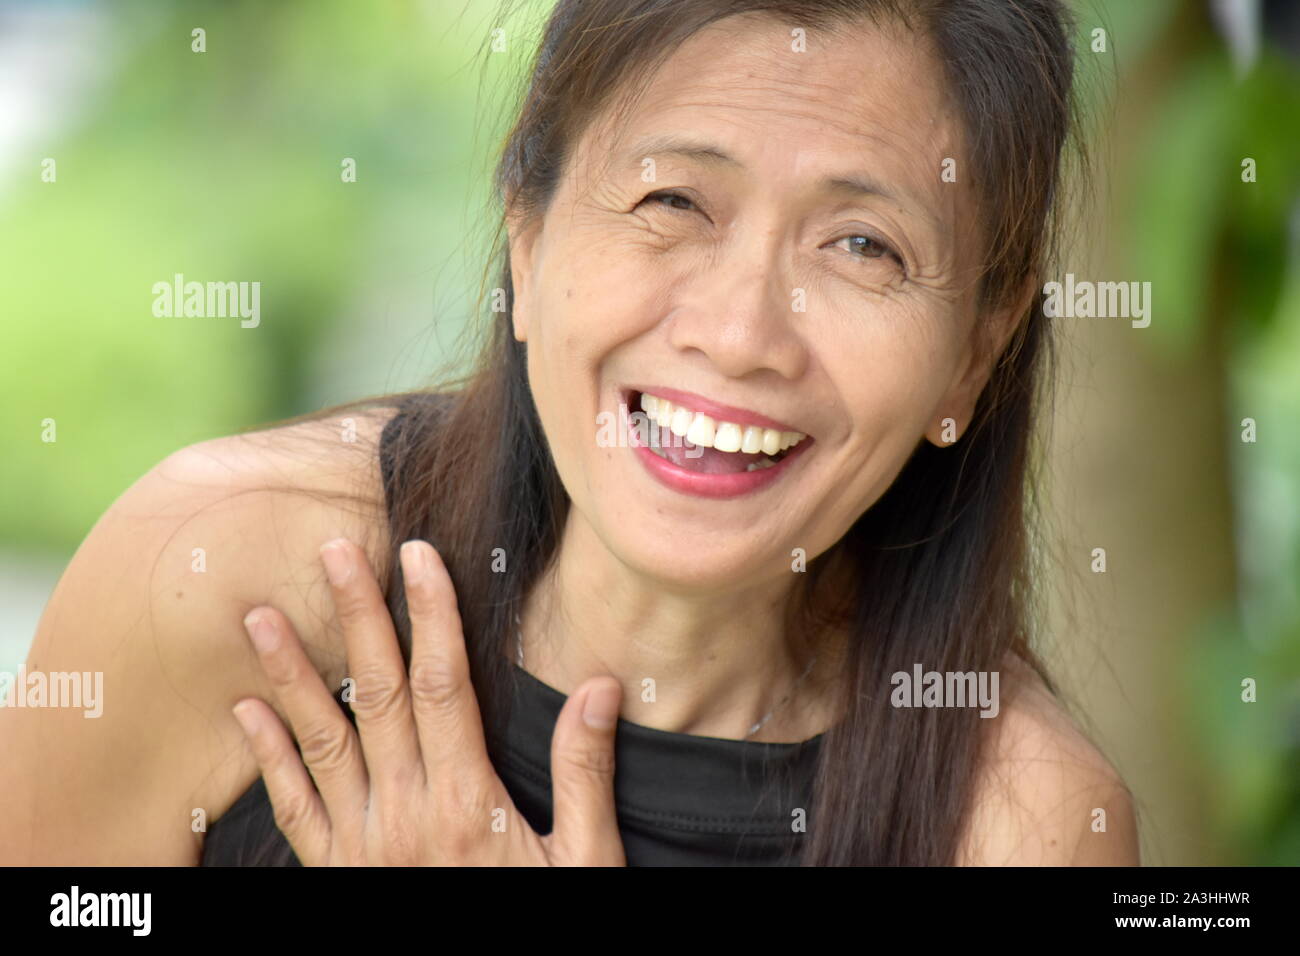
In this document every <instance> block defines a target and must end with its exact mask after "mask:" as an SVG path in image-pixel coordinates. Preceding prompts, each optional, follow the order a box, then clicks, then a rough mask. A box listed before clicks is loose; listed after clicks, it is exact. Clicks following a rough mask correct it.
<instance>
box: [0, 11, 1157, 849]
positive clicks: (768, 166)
mask: <svg viewBox="0 0 1300 956" xmlns="http://www.w3.org/2000/svg"><path fill="white" fill-rule="evenodd" d="M1071 75H1072V54H1071V48H1070V41H1069V38H1068V33H1067V24H1066V23H1065V17H1064V15H1063V11H1062V10H1061V9H1060V5H1059V4H1058V3H1056V2H1051V0H1003V2H994V0H968V2H962V0H951V2H939V0H935V2H929V0H916V2H873V0H755V2H742V0H632V2H629V0H561V2H559V3H558V5H557V6H556V8H555V11H554V13H553V15H552V16H551V19H550V21H549V24H548V26H547V30H546V33H545V37H544V39H543V44H542V48H541V50H540V51H539V56H538V59H537V63H536V67H535V70H534V72H533V75H532V79H531V83H530V86H529V89H528V92H527V97H526V98H525V100H524V103H523V108H522V111H521V113H520V116H519V119H518V122H517V124H516V125H515V127H514V129H513V131H512V133H511V135H510V137H509V139H508V141H507V143H506V145H505V150H504V154H503V156H502V159H501V162H500V166H499V169H498V178H497V185H498V187H499V191H500V195H501V197H502V201H503V207H504V211H505V215H504V217H503V225H504V227H505V230H506V240H507V241H506V243H505V247H504V248H503V250H502V261H501V265H502V271H501V279H500V283H499V289H498V290H496V294H495V295H494V297H493V304H494V307H496V308H495V310H494V311H493V312H491V313H490V315H491V319H492V325H491V328H490V333H489V335H488V337H487V339H486V344H485V346H484V349H483V354H482V363H481V366H480V368H479V370H478V371H477V372H476V373H475V374H474V375H473V376H472V377H471V378H470V379H469V380H468V381H467V382H464V383H461V384H460V386H459V387H456V388H452V389H448V390H446V392H445V393H434V392H429V393H425V394H417V395H407V396H398V397H388V398H384V399H379V400H372V401H370V402H366V403H360V404H358V405H354V406H349V407H346V408H344V409H329V410H326V411H325V412H323V413H320V414H319V415H316V416H313V417H312V418H310V419H307V420H303V421H299V422H296V423H292V424H291V425H290V426H288V427H282V428H277V429H274V430H270V431H263V432H259V433H254V434H250V435H244V436H237V437H234V438H228V439H221V440H218V441H214V442H207V443H203V444H201V445H197V446H194V447H192V448H189V449H185V450H182V451H181V452H178V453H177V454H176V455H173V456H172V457H170V458H168V459H167V460H166V461H164V462H163V463H161V464H160V465H159V466H157V467H156V468H155V469H154V470H153V471H152V472H150V474H149V475H147V476H146V477H145V478H144V479H142V480H141V481H140V482H139V483H137V485H135V486H134V487H133V488H132V489H130V490H129V491H128V492H127V494H125V495H124V496H123V497H122V499H121V500H119V501H118V502H117V503H116V504H115V505H114V506H113V508H112V509H111V510H110V511H109V513H108V514H107V515H105V517H104V518H103V519H102V520H101V522H100V523H99V524H98V525H97V526H96V528H95V529H94V531H93V532H92V533H91V535H90V536H89V537H88V539H87V541H86V542H85V544H84V545H83V547H82V548H81V550H80V551H79V552H78V554H77V556H76V558H74V560H73V562H72V565H71V566H70V568H69V570H68V572H67V573H66V574H65V576H64V578H63V580H62V581H61V582H60V585H59V587H58V589H57V591H56V593H55V595H54V596H53V598H52V600H51V602H50V606H49V608H48V609H47V612H46V614H45V616H44V618H43V619H42V622H41V625H40V630H39V632H38V635H37V638H36V642H35V644H34V647H33V651H32V654H31V657H30V658H29V662H28V667H29V670H30V669H36V668H46V669H51V670H54V669H60V668H65V669H76V670H82V671H84V670H103V671H104V673H105V687H106V697H108V698H109V699H110V704H109V706H106V707H105V712H104V718H103V719H102V720H101V721H100V722H98V723H96V724H95V725H94V726H93V727H90V728H87V727H86V726H82V725H78V724H77V722H76V721H71V720H70V718H69V717H67V716H64V715H62V714H60V713H59V712H55V711H47V712H41V713H37V712H35V711H31V712H23V713H21V715H20V717H19V718H17V719H11V720H10V721H9V724H8V727H7V729H6V732H5V736H6V741H5V742H6V744H8V745H9V746H10V747H11V748H12V750H13V751H14V752H15V753H17V755H18V758H17V760H18V765H19V766H20V767H22V768H23V770H24V772H23V773H21V774H19V775H18V779H20V780H21V781H22V782H21V783H20V784H19V786H17V787H16V788H13V789H10V790H8V791H6V793H5V795H4V796H3V797H2V798H0V799H2V800H3V801H4V804H3V806H0V836H3V845H4V846H5V847H7V848H9V849H6V851H5V852H6V855H7V856H8V857H9V858H10V860H11V861H14V862H25V861H29V860H30V861H39V862H77V863H97V862H172V863H194V862H199V861H201V862H204V863H209V864H223V863H226V864H229V863H245V864H257V863H282V864H283V863H293V862H295V859H297V860H298V861H300V862H304V863H308V864H326V863H380V864H392V863H425V862H432V863H470V864H473V863H537V864H555V863H558V864H621V863H624V862H627V863H630V864H637V863H643V864H658V863H699V864H721V863H733V862H744V863H762V864H780V863H801V864H805V865H832V864H856V863H894V864H900V863H911V864H951V863H968V864H969V863H974V864H981V863H1045V864H1061V863H1136V862H1137V845H1136V828H1135V822H1134V816H1133V810H1132V802H1131V799H1130V798H1129V795H1128V793H1127V790H1126V788H1125V787H1124V785H1123V782H1122V781H1121V780H1120V779H1119V777H1118V775H1117V774H1116V773H1115V771H1114V770H1113V768H1111V767H1110V765H1109V764H1108V763H1107V762H1106V760H1105V759H1104V758H1103V757H1102V756H1101V755H1100V754H1099V753H1098V752H1097V750H1096V749H1095V748H1094V747H1093V746H1092V745H1091V744H1089V743H1088V742H1087V741H1086V739H1085V738H1084V737H1083V736H1082V735H1081V734H1080V733H1079V732H1078V730H1076V729H1075V727H1074V725H1073V724H1072V723H1071V721H1070V720H1069V718H1068V717H1066V715H1065V712H1064V710H1063V709H1062V707H1061V706H1060V705H1059V704H1058V703H1057V702H1056V700H1055V697H1054V694H1053V692H1052V689H1051V683H1050V681H1049V680H1048V679H1047V678H1046V676H1045V675H1044V673H1043V669H1042V667H1041V665H1040V664H1039V663H1038V661H1037V660H1036V658H1035V656H1034V654H1033V652H1032V651H1031V649H1030V647H1029V643H1028V633H1029V624H1028V620H1027V608H1028V606H1029V595H1030V593H1031V590H1030V585H1031V584H1032V581H1031V578H1030V574H1029V571H1030V568H1029V562H1028V553H1029V548H1028V541H1029V540H1030V539H1029V518H1030V510H1029V508H1028V502H1027V499H1026V494H1025V492H1026V484H1027V481H1028V480H1029V478H1030V475H1031V470H1030V456H1029V447H1030V446H1029V443H1030V440H1031V435H1032V433H1033V429H1034V427H1035V422H1036V416H1035V410H1036V405H1037V401H1038V398H1039V391H1040V386H1041V383H1042V381H1043V375H1042V371H1041V368H1040V366H1041V365H1042V364H1043V363H1044V361H1045V358H1046V349H1047V347H1048V328H1047V326H1046V321H1047V320H1046V318H1045V317H1044V315H1043V312H1042V309H1041V298H1040V294H1039V290H1040V289H1041V288H1042V285H1043V283H1044V281H1045V278H1046V276H1047V275H1048V271H1047V270H1048V268H1049V265H1050V252H1051V249H1052V238H1053V223H1054V221H1055V218H1054V203H1059V201H1060V199H1059V197H1060V195H1061V192H1062V189H1061V187H1060V186H1059V185H1058V184H1059V181H1060V169H1061V165H1062V155H1063V150H1064V149H1065V145H1066V142H1067V139H1068V133H1069V130H1070V128H1071V113H1070V103H1071ZM637 412H644V414H641V415H636V414H635V413H637ZM652 426H653V427H652ZM660 426H662V427H660ZM304 440H307V441H306V442H304ZM647 446H651V447H647ZM303 492H306V494H303ZM404 542H406V543H405V544H403V543H404ZM322 544H324V545H325V547H323V548H322V547H321V545H322ZM241 621H242V622H244V625H245V626H246V627H247V636H246V635H245V634H244V633H243V630H242V628H241V624H240V622H241ZM408 667H409V671H408ZM408 673H409V680H408V677H407V675H408ZM931 674H933V675H936V678H935V679H934V680H932V679H931V678H930V677H928V676H926V675H931ZM967 678H969V684H963V681H964V680H966V679H967ZM963 688H965V689H966V690H968V691H969V693H970V696H969V697H968V696H967V695H966V694H963V695H961V696H960V697H958V696H956V695H955V693H954V692H955V690H962V689H963ZM976 688H978V690H979V697H980V699H979V702H978V705H977V703H976V700H975V699H974V696H975V694H976ZM331 693H334V698H333V699H331ZM113 698H116V703H112V702H111V701H112V699H113ZM236 704H238V707H237V708H236V710H237V713H236V710H232V707H234V705H236ZM616 716H617V717H618V718H620V719H619V720H618V721H617V723H614V718H615V717H616ZM584 718H586V719H584ZM237 720H238V721H239V723H237ZM349 721H355V730H354V728H353V726H352V723H350V722H349ZM61 722H67V724H68V725H67V726H66V727H65V726H63V725H62V723H61ZM83 723H84V722H83ZM245 734H247V737H245ZM294 737H296V739H297V743H298V745H299V746H300V747H301V751H302V756H301V757H299V755H298V754H297V753H296V752H295V749H294ZM38 741H40V743H39V744H38ZM38 746H39V747H42V748H43V749H40V750H38ZM304 764H305V766H304ZM124 767H127V768H130V772H129V773H125V774H124V773H123V772H122V769H121V768H124ZM308 770H310V776H309V775H308ZM277 825H278V826H277Z"/></svg>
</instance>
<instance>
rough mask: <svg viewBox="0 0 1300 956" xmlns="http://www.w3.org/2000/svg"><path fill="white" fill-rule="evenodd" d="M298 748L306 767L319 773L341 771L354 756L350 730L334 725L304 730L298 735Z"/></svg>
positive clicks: (317, 726)
mask: <svg viewBox="0 0 1300 956" xmlns="http://www.w3.org/2000/svg"><path fill="white" fill-rule="evenodd" d="M298 748H299V750H301V751H302V759H303V761H304V762H305V763H306V764H307V766H308V767H310V768H311V769H312V770H313V771H318V772H321V773H332V772H334V771H337V770H341V769H342V768H344V767H346V766H348V764H349V763H351V761H352V760H353V759H354V757H355V756H356V751H355V748H354V746H353V738H352V734H351V732H350V728H347V727H346V725H340V724H334V723H328V724H313V725H312V726H310V727H307V728H305V729H304V730H303V731H302V732H300V733H299V734H298Z"/></svg>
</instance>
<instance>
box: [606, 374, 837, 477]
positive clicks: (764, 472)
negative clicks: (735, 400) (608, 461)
mask: <svg viewBox="0 0 1300 956" xmlns="http://www.w3.org/2000/svg"><path fill="white" fill-rule="evenodd" d="M650 394H651V395H656V394H659V393H656V392H651V393H650ZM673 394H678V395H683V396H686V394H687V393H682V392H677V393H673ZM663 397H664V398H667V399H668V400H669V401H674V400H675V399H673V398H672V397H670V396H669V395H664V396H663ZM682 404H683V405H685V404H687V398H686V397H683V398H682ZM688 407H689V406H688ZM723 407H725V406H723ZM699 410H700V411H704V409H699ZM705 414H711V413H710V412H707V411H706V412H705ZM754 418H755V417H754V416H752V415H751V416H750V420H749V421H747V422H744V423H743V424H753V425H760V424H762V425H764V427H768V428H776V427H779V426H778V425H776V424H766V423H767V422H769V421H770V419H762V420H754ZM725 420H727V421H735V419H725ZM736 424H738V425H739V424H742V422H736ZM784 430H786V431H794V430H795V429H792V428H789V429H784ZM628 440H629V442H630V444H631V446H632V453H633V454H634V455H636V456H637V458H638V459H640V461H641V464H642V465H643V466H644V467H645V469H646V471H648V472H649V473H650V476H651V477H652V478H654V479H655V480H657V481H658V482H659V483H660V484H662V485H664V486H665V487H667V488H670V489H672V490H673V491H677V492H680V493H681V494H686V495H695V496H696V497H700V498H739V497H740V496H742V495H747V494H750V493H751V492H754V491H757V490H758V489H760V488H764V487H766V486H768V485H770V484H771V483H772V482H774V481H776V480H777V479H779V478H780V477H781V476H782V475H784V474H785V473H786V472H787V471H789V470H790V466H791V463H792V462H794V461H796V460H797V459H798V458H799V457H800V455H801V454H802V453H803V452H804V450H805V449H806V448H807V446H808V445H811V444H812V439H810V438H805V439H804V440H803V441H801V442H800V443H799V444H797V445H795V446H794V447H793V448H792V449H790V450H789V451H788V452H787V453H786V455H785V457H784V458H782V459H781V460H780V461H779V462H777V463H776V464H775V465H773V466H772V467H770V468H759V469H756V470H755V471H742V472H737V473H735V474H729V475H710V474H705V473H703V472H699V471H691V470H689V469H687V468H682V467H681V466H680V465H674V464H673V463H672V462H671V461H668V460H667V459H665V458H661V457H659V456H658V455H656V454H655V453H654V452H653V451H651V450H650V449H649V448H647V447H646V446H645V445H642V444H641V443H640V441H639V436H638V435H637V429H635V428H628Z"/></svg>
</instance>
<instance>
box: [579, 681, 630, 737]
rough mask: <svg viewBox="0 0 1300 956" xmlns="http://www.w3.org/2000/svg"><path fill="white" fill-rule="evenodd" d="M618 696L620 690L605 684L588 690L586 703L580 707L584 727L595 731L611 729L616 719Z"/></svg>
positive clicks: (620, 693) (620, 694)
mask: <svg viewBox="0 0 1300 956" xmlns="http://www.w3.org/2000/svg"><path fill="white" fill-rule="evenodd" d="M620 696H622V692H621V691H620V689H619V688H618V687H617V686H616V685H614V684H610V683H607V682H606V683H602V684H601V685H600V686H599V687H595V688H593V689H591V690H589V691H588V692H587V701H586V703H584V704H583V705H582V719H583V721H584V722H585V723H586V725H587V726H588V727H592V728H595V729H596V730H609V728H611V727H613V726H614V722H615V721H616V720H617V719H618V701H619V697H620Z"/></svg>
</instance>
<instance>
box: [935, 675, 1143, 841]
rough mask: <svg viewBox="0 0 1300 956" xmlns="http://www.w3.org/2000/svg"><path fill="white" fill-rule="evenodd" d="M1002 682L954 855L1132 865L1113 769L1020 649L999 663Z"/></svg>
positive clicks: (1127, 808)
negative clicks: (964, 826) (971, 801)
mask: <svg viewBox="0 0 1300 956" xmlns="http://www.w3.org/2000/svg"><path fill="white" fill-rule="evenodd" d="M1001 691H1002V704H1001V709H1000V710H999V713H998V716H997V717H996V718H992V720H993V721H994V726H993V727H992V728H991V732H990V733H991V736H990V738H989V740H988V744H987V749H986V753H985V759H984V763H983V766H982V768H981V770H980V773H979V775H978V779H977V781H976V787H975V797H974V804H973V806H972V810H971V814H970V816H969V818H968V820H967V829H966V834H965V836H964V838H963V840H962V844H961V848H960V851H959V853H958V862H959V863H961V864H963V865H976V866H980V865H985V866H989V865H991V866H1003V865H1013V866H1129V865H1137V864H1138V863H1139V849H1138V834H1137V822H1136V815H1135V810H1134V803H1133V797H1132V794H1131V793H1130V791H1129V789H1128V787H1127V786H1126V785H1125V783H1124V780H1123V778H1122V777H1121V776H1120V774H1119V772H1118V771H1117V770H1116V769H1115V767H1114V766H1113V765H1112V764H1111V763H1110V761H1108V760H1107V759H1106V757H1105V756H1104V755H1103V754H1102V753H1101V751H1100V750H1098V749H1097V747H1096V746H1095V745H1094V744H1093V743H1092V742H1091V741H1090V740H1089V739H1088V738H1087V736H1086V735H1085V734H1084V733H1083V732H1082V731H1081V730H1080V728H1079V727H1078V726H1077V724H1076V723H1075V722H1074V720H1073V719H1072V718H1071V717H1070V715H1069V714H1068V713H1067V711H1066V710H1065V708H1064V707H1063V706H1062V704H1061V703H1060V701H1059V700H1057V698H1056V697H1055V696H1054V695H1053V694H1052V693H1051V692H1050V691H1049V690H1048V688H1047V687H1046V686H1045V685H1044V683H1043V681H1042V679H1041V678H1040V677H1039V676H1038V675H1037V674H1036V673H1035V672H1034V671H1033V670H1032V668H1030V667H1028V666H1027V665H1026V664H1025V663H1024V662H1023V661H1021V660H1020V659H1019V658H1010V657H1009V658H1008V660H1007V661H1006V662H1005V663H1004V665H1003V669H1002V674H1001Z"/></svg>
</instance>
